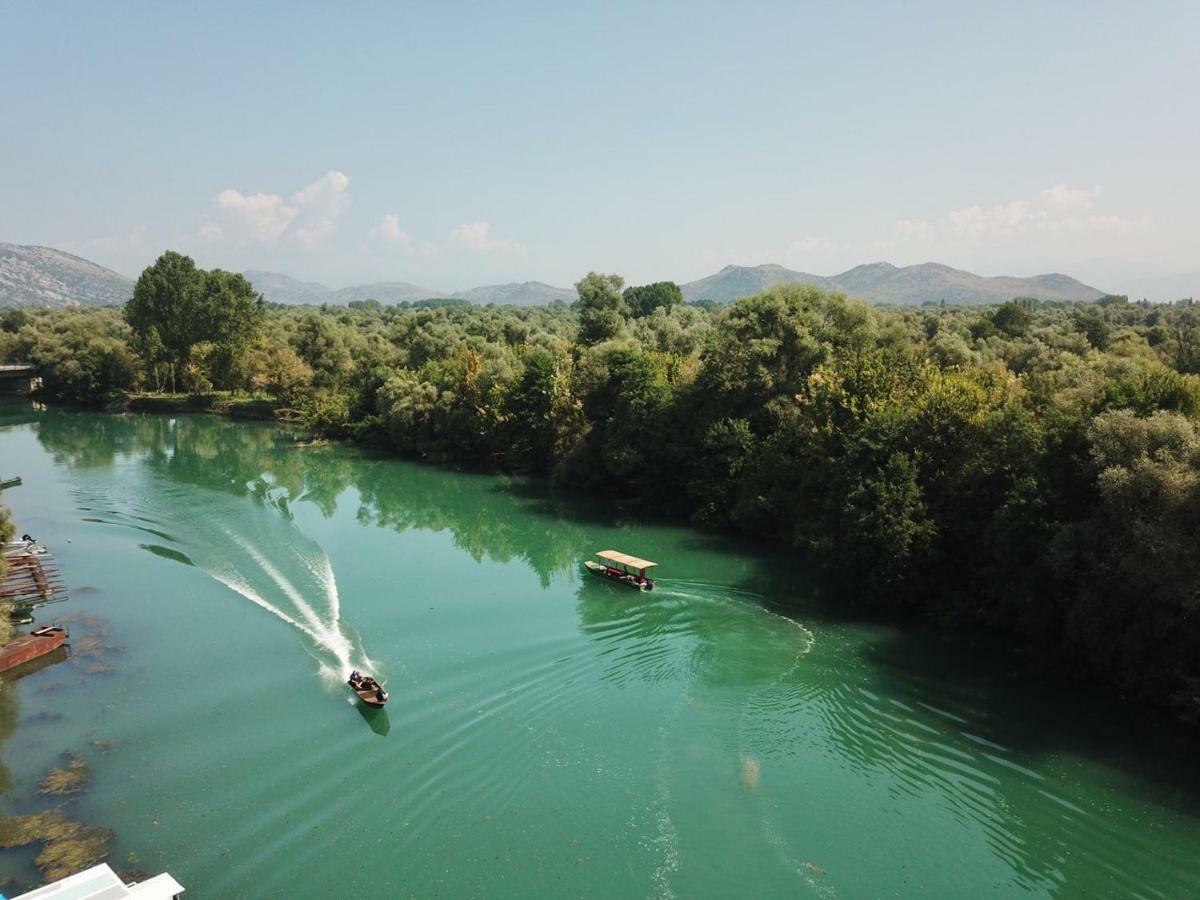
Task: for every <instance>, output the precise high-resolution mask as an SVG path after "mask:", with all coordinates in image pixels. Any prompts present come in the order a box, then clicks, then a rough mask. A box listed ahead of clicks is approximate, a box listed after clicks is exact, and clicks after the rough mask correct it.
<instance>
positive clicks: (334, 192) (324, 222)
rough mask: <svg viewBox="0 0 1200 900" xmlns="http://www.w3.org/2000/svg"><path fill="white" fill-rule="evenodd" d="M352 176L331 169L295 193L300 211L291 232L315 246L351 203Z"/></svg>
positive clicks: (306, 244)
mask: <svg viewBox="0 0 1200 900" xmlns="http://www.w3.org/2000/svg"><path fill="white" fill-rule="evenodd" d="M349 184H350V179H349V178H347V177H346V175H345V173H343V172H338V171H336V170H332V169H331V170H330V171H328V172H326V173H325V174H324V175H322V176H321V177H320V178H318V179H317V180H316V181H314V182H313V183H312V184H310V185H308V186H307V187H303V188H301V189H300V190H298V191H296V193H295V194H294V195H292V201H293V203H294V204H295V205H296V207H297V208H298V209H299V211H300V213H299V215H298V216H297V217H296V220H295V222H293V223H292V225H291V227H290V230H289V232H288V236H289V237H291V238H293V239H294V240H296V241H298V242H299V243H300V244H302V245H304V246H306V247H311V246H312V245H313V244H316V243H318V242H319V241H321V240H322V239H323V238H325V237H326V236H328V235H329V234H330V233H332V232H333V230H334V228H336V227H337V221H338V219H340V218H341V217H342V213H344V212H345V211H346V208H347V207H348V206H349V205H350V197H349V195H348V194H347V193H346V188H347V187H348V186H349Z"/></svg>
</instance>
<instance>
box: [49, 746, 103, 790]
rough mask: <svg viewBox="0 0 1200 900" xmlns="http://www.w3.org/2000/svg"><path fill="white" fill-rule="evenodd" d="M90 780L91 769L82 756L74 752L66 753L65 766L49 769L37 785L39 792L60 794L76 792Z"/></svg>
mask: <svg viewBox="0 0 1200 900" xmlns="http://www.w3.org/2000/svg"><path fill="white" fill-rule="evenodd" d="M91 780H92V770H91V769H90V768H89V767H88V764H87V763H85V762H84V761H83V758H82V757H80V756H78V755H77V754H75V753H68V754H67V765H66V768H62V769H51V770H50V771H49V772H47V773H46V774H45V776H44V777H43V778H42V780H41V783H40V784H39V785H38V793H39V794H48V795H51V796H56V797H57V796H62V795H63V794H77V793H79V792H80V791H82V790H83V789H84V788H85V787H87V785H88V782H89V781H91Z"/></svg>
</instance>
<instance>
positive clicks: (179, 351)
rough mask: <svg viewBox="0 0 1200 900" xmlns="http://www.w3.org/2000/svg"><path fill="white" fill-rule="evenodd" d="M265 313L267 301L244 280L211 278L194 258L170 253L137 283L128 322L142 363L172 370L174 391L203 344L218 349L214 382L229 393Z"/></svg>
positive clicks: (222, 275)
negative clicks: (196, 349) (166, 366)
mask: <svg viewBox="0 0 1200 900" xmlns="http://www.w3.org/2000/svg"><path fill="white" fill-rule="evenodd" d="M265 311H266V306H265V304H264V302H263V299H262V296H261V295H260V294H258V293H257V292H256V291H255V290H254V287H253V285H251V284H250V282H249V281H247V280H246V279H245V278H244V277H243V276H241V275H235V274H233V273H231V272H225V271H222V270H221V269H214V270H213V271H211V272H206V271H204V270H203V269H199V268H197V267H196V263H195V262H193V260H192V259H191V257H188V256H184V255H182V254H180V253H176V252H175V251H173V250H168V251H167V252H166V253H164V254H163V255H162V256H160V257H159V258H158V259H157V260H155V262H154V265H152V266H149V267H147V268H146V269H145V270H144V271H143V272H142V274H141V276H140V277H139V278H138V280H137V284H136V285H135V286H134V288H133V297H132V298H131V299H130V300H129V302H128V303H127V304H125V319H126V321H128V322H129V325H130V327H131V328H132V329H133V333H134V336H135V339H136V342H137V345H138V350H139V352H140V353H141V354H142V356H143V358H144V359H146V361H147V362H149V363H150V364H151V366H157V365H158V364H160V363H163V362H165V363H167V364H168V366H169V374H170V379H171V390H175V389H176V387H177V383H178V379H179V378H180V376H181V375H182V374H183V373H185V372H186V371H187V368H188V364H189V363H190V362H191V357H192V348H193V347H195V346H196V345H197V344H199V343H202V342H209V343H211V344H213V345H214V348H213V353H212V355H211V363H212V366H213V369H214V372H213V374H214V376H215V379H214V380H215V381H216V382H217V383H218V384H219V385H221V386H225V387H228V386H232V383H233V382H234V381H236V380H237V377H238V376H237V373H236V371H235V370H236V369H237V367H238V361H239V360H240V359H241V358H242V357H243V356H244V350H245V348H246V347H247V346H248V345H249V344H250V342H251V341H253V339H254V337H255V334H256V333H257V331H258V328H259V326H260V324H261V322H262V319H263V316H264V315H265Z"/></svg>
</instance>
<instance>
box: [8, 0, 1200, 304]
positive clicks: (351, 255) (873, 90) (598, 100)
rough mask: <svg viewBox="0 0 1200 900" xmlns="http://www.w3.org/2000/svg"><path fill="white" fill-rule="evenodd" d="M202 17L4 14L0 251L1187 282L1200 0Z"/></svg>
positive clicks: (319, 276)
mask: <svg viewBox="0 0 1200 900" xmlns="http://www.w3.org/2000/svg"><path fill="white" fill-rule="evenodd" d="M188 7H189V8H187V9H185V8H184V5H183V4H177V3H163V2H153V3H138V4H134V3H118V2H110V3H94V2H88V3H82V2H80V3H47V2H36V3H34V2H30V3H24V2H14V0H7V2H4V3H3V4H0V98H2V104H0V128H2V131H0V241H10V242H14V243H37V244H46V245H50V246H54V247H60V248H63V249H67V250H70V251H72V252H76V253H79V254H81V255H83V256H86V257H88V258H91V259H94V260H96V261H98V262H101V263H103V264H105V265H109V266H112V267H113V268H116V269H117V270H119V271H122V272H125V273H126V274H130V275H134V274H136V273H137V272H138V271H139V270H140V269H141V267H142V266H144V265H146V264H147V263H148V262H150V261H151V260H152V259H153V257H154V256H156V255H157V254H158V253H159V252H160V251H161V250H163V249H164V248H167V247H174V248H178V249H181V250H185V251H187V252H189V253H191V254H193V255H194V256H195V257H196V258H197V261H198V262H200V263H201V264H202V265H205V266H216V265H220V266H222V267H224V268H230V269H239V270H240V269H244V268H264V269H272V270H277V271H282V272H286V273H289V274H293V275H296V276H299V277H304V278H311V279H316V280H321V281H325V282H327V283H330V284H333V285H335V286H338V285H343V284H348V283H354V282H363V281H368V280H377V279H385V278H386V279H396V280H405V281H412V282H416V283H418V284H422V285H425V286H428V287H433V288H439V289H458V288H464V287H468V286H471V285H476V284H481V283H490V282H496V281H510V280H527V279H540V280H544V281H550V282H553V283H557V284H567V283H570V282H572V281H574V280H575V279H576V278H578V277H579V276H580V275H581V274H583V273H584V272H586V271H587V270H589V269H601V270H605V271H616V272H620V273H623V274H625V275H626V276H627V278H630V279H632V280H634V281H645V280H651V279H659V278H672V279H675V280H679V281H684V280H689V279H692V278H696V277H699V276H702V275H705V274H708V273H710V272H712V271H714V270H715V269H717V268H719V267H720V266H722V265H724V264H726V263H730V262H733V263H742V264H754V263H759V262H778V263H782V264H784V265H787V266H789V267H792V268H798V269H804V270H807V271H812V272H817V273H820V274H828V273H832V272H835V271H839V270H841V269H844V268H848V267H849V266H851V265H854V264H856V263H859V262H867V261H872V260H877V259H887V260H890V261H892V262H895V263H897V264H907V263H913V262H922V261H926V260H937V261H940V262H945V263H949V264H951V265H956V266H961V267H964V268H969V269H972V270H974V271H978V272H981V273H983V274H1001V273H1004V274H1015V275H1028V274H1033V273H1036V272H1042V271H1052V270H1053V271H1066V272H1068V273H1070V274H1075V275H1078V276H1079V277H1082V278H1084V279H1085V280H1089V281H1091V282H1093V283H1095V284H1097V286H1099V287H1102V288H1110V289H1118V288H1120V289H1124V288H1129V287H1133V288H1134V289H1135V290H1136V287H1137V285H1142V284H1144V285H1151V284H1153V281H1152V280H1151V279H1152V278H1153V277H1156V276H1165V275H1173V274H1180V273H1189V272H1197V271H1200V252H1198V249H1197V248H1200V177H1198V174H1200V173H1198V171H1197V170H1198V168H1200V165H1198V164H1200V54H1198V50H1200V2H1197V0H1190V2H1180V3H1142V4H1133V3H1129V2H1123V3H1096V2H1086V3H1085V2H1079V3H1072V2H1055V3H1037V4H1023V3H1014V2H1005V3H1002V4H981V3H962V2H954V3H944V4H934V3H894V4H893V3H888V4H883V3H879V4H858V5H851V4H833V3H820V4H815V3H814V4H800V3H748V4H747V3H739V4H734V3H728V4H710V3H686V4H685V3H616V2H610V3H599V4H580V3H573V2H561V0H558V2H548V3H478V4H459V3H446V2H441V3H429V4H406V3H388V4H372V3H354V4H339V5H335V4H301V3H279V4H273V5H272V4H266V3H251V2H240V3H237V4H225V3H215V2H205V3H197V4H189V5H188ZM1197 282H1198V283H1197V284H1196V286H1195V288H1194V289H1195V290H1196V291H1197V292H1198V293H1200V279H1197Z"/></svg>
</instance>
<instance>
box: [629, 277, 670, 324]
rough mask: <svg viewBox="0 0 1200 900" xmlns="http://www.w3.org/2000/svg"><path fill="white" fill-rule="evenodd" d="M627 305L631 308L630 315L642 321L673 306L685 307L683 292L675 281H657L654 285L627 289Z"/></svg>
mask: <svg viewBox="0 0 1200 900" xmlns="http://www.w3.org/2000/svg"><path fill="white" fill-rule="evenodd" d="M624 297H625V305H626V306H628V307H629V312H630V315H632V316H633V317H634V318H635V319H641V318H643V317H645V316H648V315H650V314H651V313H653V312H654V311H655V310H656V309H660V308H665V309H667V310H669V309H670V308H671V307H673V306H682V305H683V291H681V290H680V289H679V285H677V284H676V283H675V282H673V281H656V282H654V284H643V285H638V286H636V287H627V288H625V294H624Z"/></svg>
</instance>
